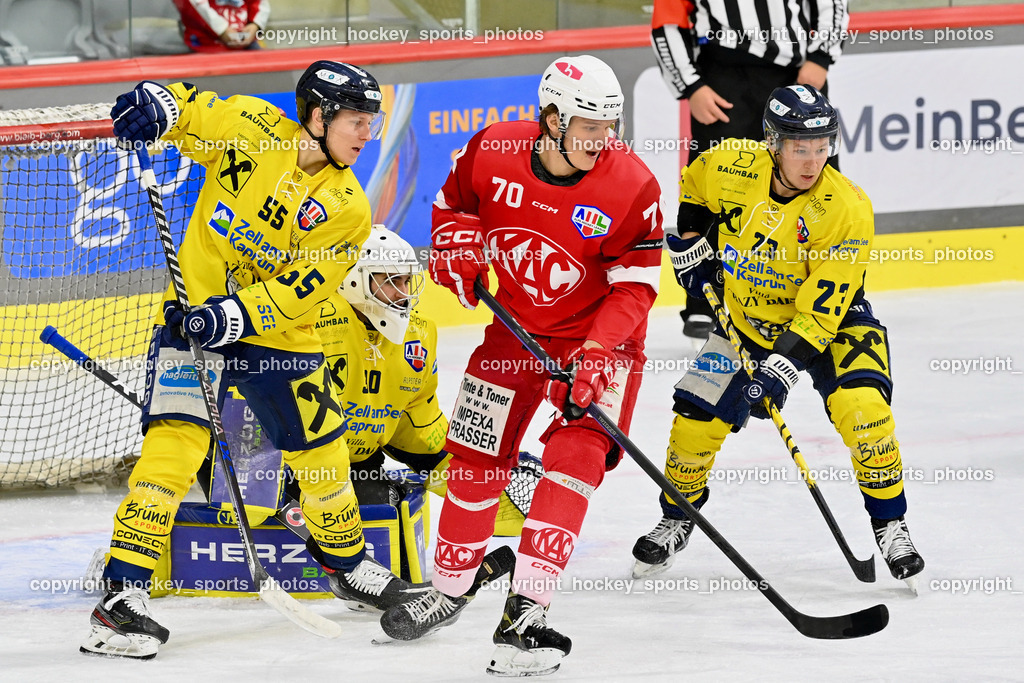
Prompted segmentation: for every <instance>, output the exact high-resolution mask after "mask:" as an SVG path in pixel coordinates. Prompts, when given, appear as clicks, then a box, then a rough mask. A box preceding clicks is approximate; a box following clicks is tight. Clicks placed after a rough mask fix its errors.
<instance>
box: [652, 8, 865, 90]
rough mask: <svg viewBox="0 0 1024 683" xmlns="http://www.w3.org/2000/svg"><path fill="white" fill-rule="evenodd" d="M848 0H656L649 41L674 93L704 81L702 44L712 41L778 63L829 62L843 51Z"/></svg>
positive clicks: (693, 87) (829, 63)
mask: <svg viewBox="0 0 1024 683" xmlns="http://www.w3.org/2000/svg"><path fill="white" fill-rule="evenodd" d="M849 21H850V16H849V13H848V12H847V9H846V0H655V3H654V19H653V21H652V26H651V43H652V44H653V45H654V54H655V55H656V56H657V59H658V65H659V66H660V67H661V73H662V75H663V76H664V77H665V82H666V83H667V84H668V86H669V90H670V91H671V92H672V94H673V95H674V96H675V97H677V98H680V97H689V95H690V94H691V93H692V92H693V91H694V90H696V89H697V88H699V87H700V86H702V85H703V82H702V81H701V76H700V71H699V69H698V68H697V65H696V63H697V57H698V55H699V54H700V50H701V49H702V48H704V47H705V46H707V45H714V46H718V47H720V48H724V49H728V50H736V51H738V52H741V53H744V54H746V55H749V56H750V57H753V58H754V59H757V60H763V61H765V62H768V63H771V64H777V65H779V66H789V67H796V66H800V65H801V64H803V63H804V62H805V61H811V62H814V63H816V64H820V65H821V66H823V67H825V68H828V67H829V66H830V65H832V64H834V63H835V61H836V60H837V59H839V55H840V54H841V53H842V48H843V39H844V38H845V37H846V28H847V26H848V25H849Z"/></svg>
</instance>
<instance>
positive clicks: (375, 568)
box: [306, 537, 430, 612]
mask: <svg viewBox="0 0 1024 683" xmlns="http://www.w3.org/2000/svg"><path fill="white" fill-rule="evenodd" d="M306 549H307V550H309V554H310V555H312V556H313V559H315V560H316V561H317V562H319V563H320V565H321V566H322V567H323V569H324V572H325V573H326V574H327V585H328V586H330V588H331V592H332V593H334V595H335V597H337V598H339V599H340V600H343V601H344V602H345V605H346V606H347V607H348V608H349V609H353V610H362V611H378V612H383V611H384V610H386V609H388V608H389V607H393V606H395V605H398V604H401V603H403V602H405V601H406V600H412V599H413V598H416V597H418V596H419V595H420V594H422V593H423V592H425V591H427V590H428V589H429V588H430V586H429V584H414V583H409V582H408V581H405V580H404V579H400V578H398V577H397V576H395V575H394V574H392V573H391V572H390V571H388V570H387V569H386V568H385V567H384V566H383V565H382V564H380V563H379V562H377V561H376V560H375V559H373V558H372V557H370V556H369V555H366V556H365V557H364V558H363V561H362V562H360V563H359V564H357V565H356V567H355V569H352V570H351V571H347V572H346V571H342V570H340V569H333V568H331V567H328V566H327V565H325V564H324V562H323V551H322V550H320V547H319V546H317V544H316V541H314V540H313V537H310V538H309V539H308V540H307V541H306Z"/></svg>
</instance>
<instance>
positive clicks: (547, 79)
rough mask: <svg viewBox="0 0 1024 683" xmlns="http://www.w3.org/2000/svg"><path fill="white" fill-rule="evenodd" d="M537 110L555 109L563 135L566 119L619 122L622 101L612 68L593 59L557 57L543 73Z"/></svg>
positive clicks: (567, 125)
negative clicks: (579, 118)
mask: <svg viewBox="0 0 1024 683" xmlns="http://www.w3.org/2000/svg"><path fill="white" fill-rule="evenodd" d="M537 95H538V97H539V98H540V107H541V109H543V108H544V107H546V106H548V105H549V104H553V105H555V106H556V107H558V129H559V130H560V131H561V132H562V133H563V134H565V130H566V129H567V128H568V127H569V120H570V119H571V118H572V117H573V116H581V117H583V118H588V119H597V120H598V121H621V120H622V108H623V103H624V101H625V98H624V97H623V96H622V87H621V86H619V79H618V78H616V77H615V72H614V71H612V68H611V67H610V66H608V65H607V64H605V63H604V62H602V61H601V60H600V59H598V58H597V57H593V56H591V55H579V56H578V57H560V58H558V59H556V60H555V61H554V62H552V63H551V65H550V66H549V67H548V68H547V69H545V70H544V75H543V76H541V78H540V88H539V89H538V92H537Z"/></svg>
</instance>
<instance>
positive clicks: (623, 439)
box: [473, 280, 889, 639]
mask: <svg viewBox="0 0 1024 683" xmlns="http://www.w3.org/2000/svg"><path fill="white" fill-rule="evenodd" d="M473 291H474V293H475V294H476V296H477V298H478V299H479V300H480V301H482V302H483V303H484V304H485V305H486V306H487V307H488V308H489V309H491V311H492V312H493V313H494V317H496V318H497V319H498V320H500V321H501V322H502V323H503V324H504V325H505V327H507V328H508V329H509V331H510V332H511V333H512V334H513V335H514V336H515V337H516V339H518V340H519V342H520V343H521V344H522V345H523V346H524V347H525V348H526V349H527V350H528V351H529V352H530V353H531V354H533V356H534V357H535V358H536V359H537V360H538V361H540V362H541V363H542V364H543V365H544V367H545V368H546V369H547V370H548V371H549V372H551V373H552V375H554V376H557V377H562V378H565V379H567V380H568V379H570V378H569V376H568V373H566V372H565V370H562V369H560V368H558V363H557V361H555V359H553V358H552V357H551V356H550V354H548V352H547V351H545V350H544V348H543V347H542V346H541V345H540V344H539V343H538V342H537V340H536V339H534V338H533V336H532V335H531V334H530V333H529V332H527V331H526V330H525V329H524V328H523V326H522V325H520V324H519V321H518V320H516V319H515V317H514V316H512V314H511V313H509V312H508V311H507V310H506V309H505V307H504V306H502V305H501V304H499V303H498V301H497V300H496V299H495V298H494V296H493V295H491V293H490V292H489V291H487V288H486V287H484V286H483V284H482V283H481V282H480V280H477V281H476V282H475V283H474V286H473ZM587 414H588V415H590V416H591V417H592V418H594V420H595V421H596V422H597V423H598V425H599V426H600V427H601V428H602V429H603V430H604V431H605V432H606V433H607V434H608V436H609V437H611V438H612V440H613V441H615V443H616V444H618V445H619V447H620V448H622V450H623V451H624V452H625V453H626V454H627V455H629V457H630V458H632V459H633V461H634V462H635V463H636V464H637V465H639V466H640V469H642V470H643V471H644V472H645V473H646V474H647V475H648V476H649V477H650V478H651V480H652V481H653V482H654V483H656V484H657V485H658V487H659V488H660V489H661V490H662V491H664V492H665V495H666V496H668V497H669V498H670V499H671V500H672V502H674V503H675V504H676V505H677V506H679V508H680V509H682V510H683V511H684V512H685V513H686V515H687V517H689V518H690V519H691V520H693V522H694V524H696V525H697V527H698V528H699V529H700V530H701V531H703V532H704V534H705V535H707V537H708V539H709V540H710V541H711V542H712V543H714V544H715V545H716V546H718V549H719V550H721V551H722V552H723V553H724V554H725V556H726V557H728V558H729V560H730V561H731V562H732V563H733V564H734V565H736V568H737V569H739V570H740V571H741V572H743V575H744V576H746V577H747V578H748V579H750V580H751V581H752V582H754V584H755V585H756V586H757V587H758V590H759V591H760V592H761V594H762V595H763V596H764V597H765V598H767V599H768V601H769V602H770V603H772V605H773V606H774V607H775V608H776V609H777V610H779V612H780V613H782V615H783V616H784V617H785V618H786V619H787V620H788V621H789V623H791V624H792V625H793V626H794V627H795V628H796V629H797V630H798V631H799V632H800V633H802V634H803V635H805V636H807V637H808V638H824V639H841V638H859V637H861V636H866V635H870V634H872V633H876V632H877V631H880V630H882V629H883V628H885V626H886V624H888V623H889V611H888V609H886V607H885V606H884V605H877V606H875V607H873V608H869V609H867V610H861V611H860V612H854V613H853V614H844V615H840V616H836V617H812V616H809V615H807V614H803V613H802V612H799V611H798V610H797V609H796V608H794V607H793V606H792V605H790V604H789V603H788V602H786V600H785V598H783V597H782V596H781V595H779V593H778V591H776V590H775V589H774V588H773V587H772V585H771V584H770V583H769V582H768V580H767V579H765V578H764V577H763V576H761V575H760V574H759V573H758V572H757V570H756V569H754V567H753V566H752V565H751V564H750V563H749V562H747V560H746V559H745V558H744V557H743V555H741V554H740V553H739V551H738V550H736V549H735V548H734V547H732V544H731V543H729V541H727V540H726V538H725V537H724V536H723V535H722V534H721V533H720V532H719V531H718V530H717V529H715V527H714V526H712V524H711V522H709V521H708V519H707V518H706V517H705V516H704V515H702V514H701V513H700V512H699V511H698V510H697V509H696V508H695V507H693V504H692V503H690V501H689V500H687V499H686V496H684V495H682V494H681V493H679V491H678V490H677V489H676V487H675V486H673V485H672V483H671V482H670V481H669V480H668V478H667V477H665V475H664V474H663V473H662V471H661V469H660V468H658V467H655V466H654V464H653V463H652V462H651V461H650V459H649V458H648V457H647V456H646V455H644V453H643V451H641V450H640V449H639V448H637V445H636V444H635V443H633V441H632V440H631V439H630V438H629V437H628V436H627V435H626V434H625V432H623V431H622V430H621V429H620V428H619V426H618V425H617V424H616V423H615V422H614V421H612V420H611V419H610V418H609V417H608V416H607V415H605V413H604V411H602V410H601V409H600V408H599V407H598V406H597V405H596V404H595V403H591V404H590V405H589V406H587Z"/></svg>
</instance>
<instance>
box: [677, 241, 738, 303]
mask: <svg viewBox="0 0 1024 683" xmlns="http://www.w3.org/2000/svg"><path fill="white" fill-rule="evenodd" d="M665 243H666V244H667V245H668V254H669V257H670V258H671V259H672V268H673V270H675V272H676V281H677V282H679V284H680V286H682V288H683V289H685V290H686V295H687V296H691V297H694V300H695V301H704V291H703V287H704V283H705V282H710V283H711V286H712V287H714V288H715V290H717V291H722V289H723V288H724V286H725V277H724V275H723V274H722V264H721V263H719V262H718V259H716V258H715V252H714V250H713V249H712V248H711V245H710V244H708V241H707V240H706V239H704V238H703V237H688V238H686V239H682V238H680V237H676V236H675V235H673V234H671V233H670V234H667V235H665Z"/></svg>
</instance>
